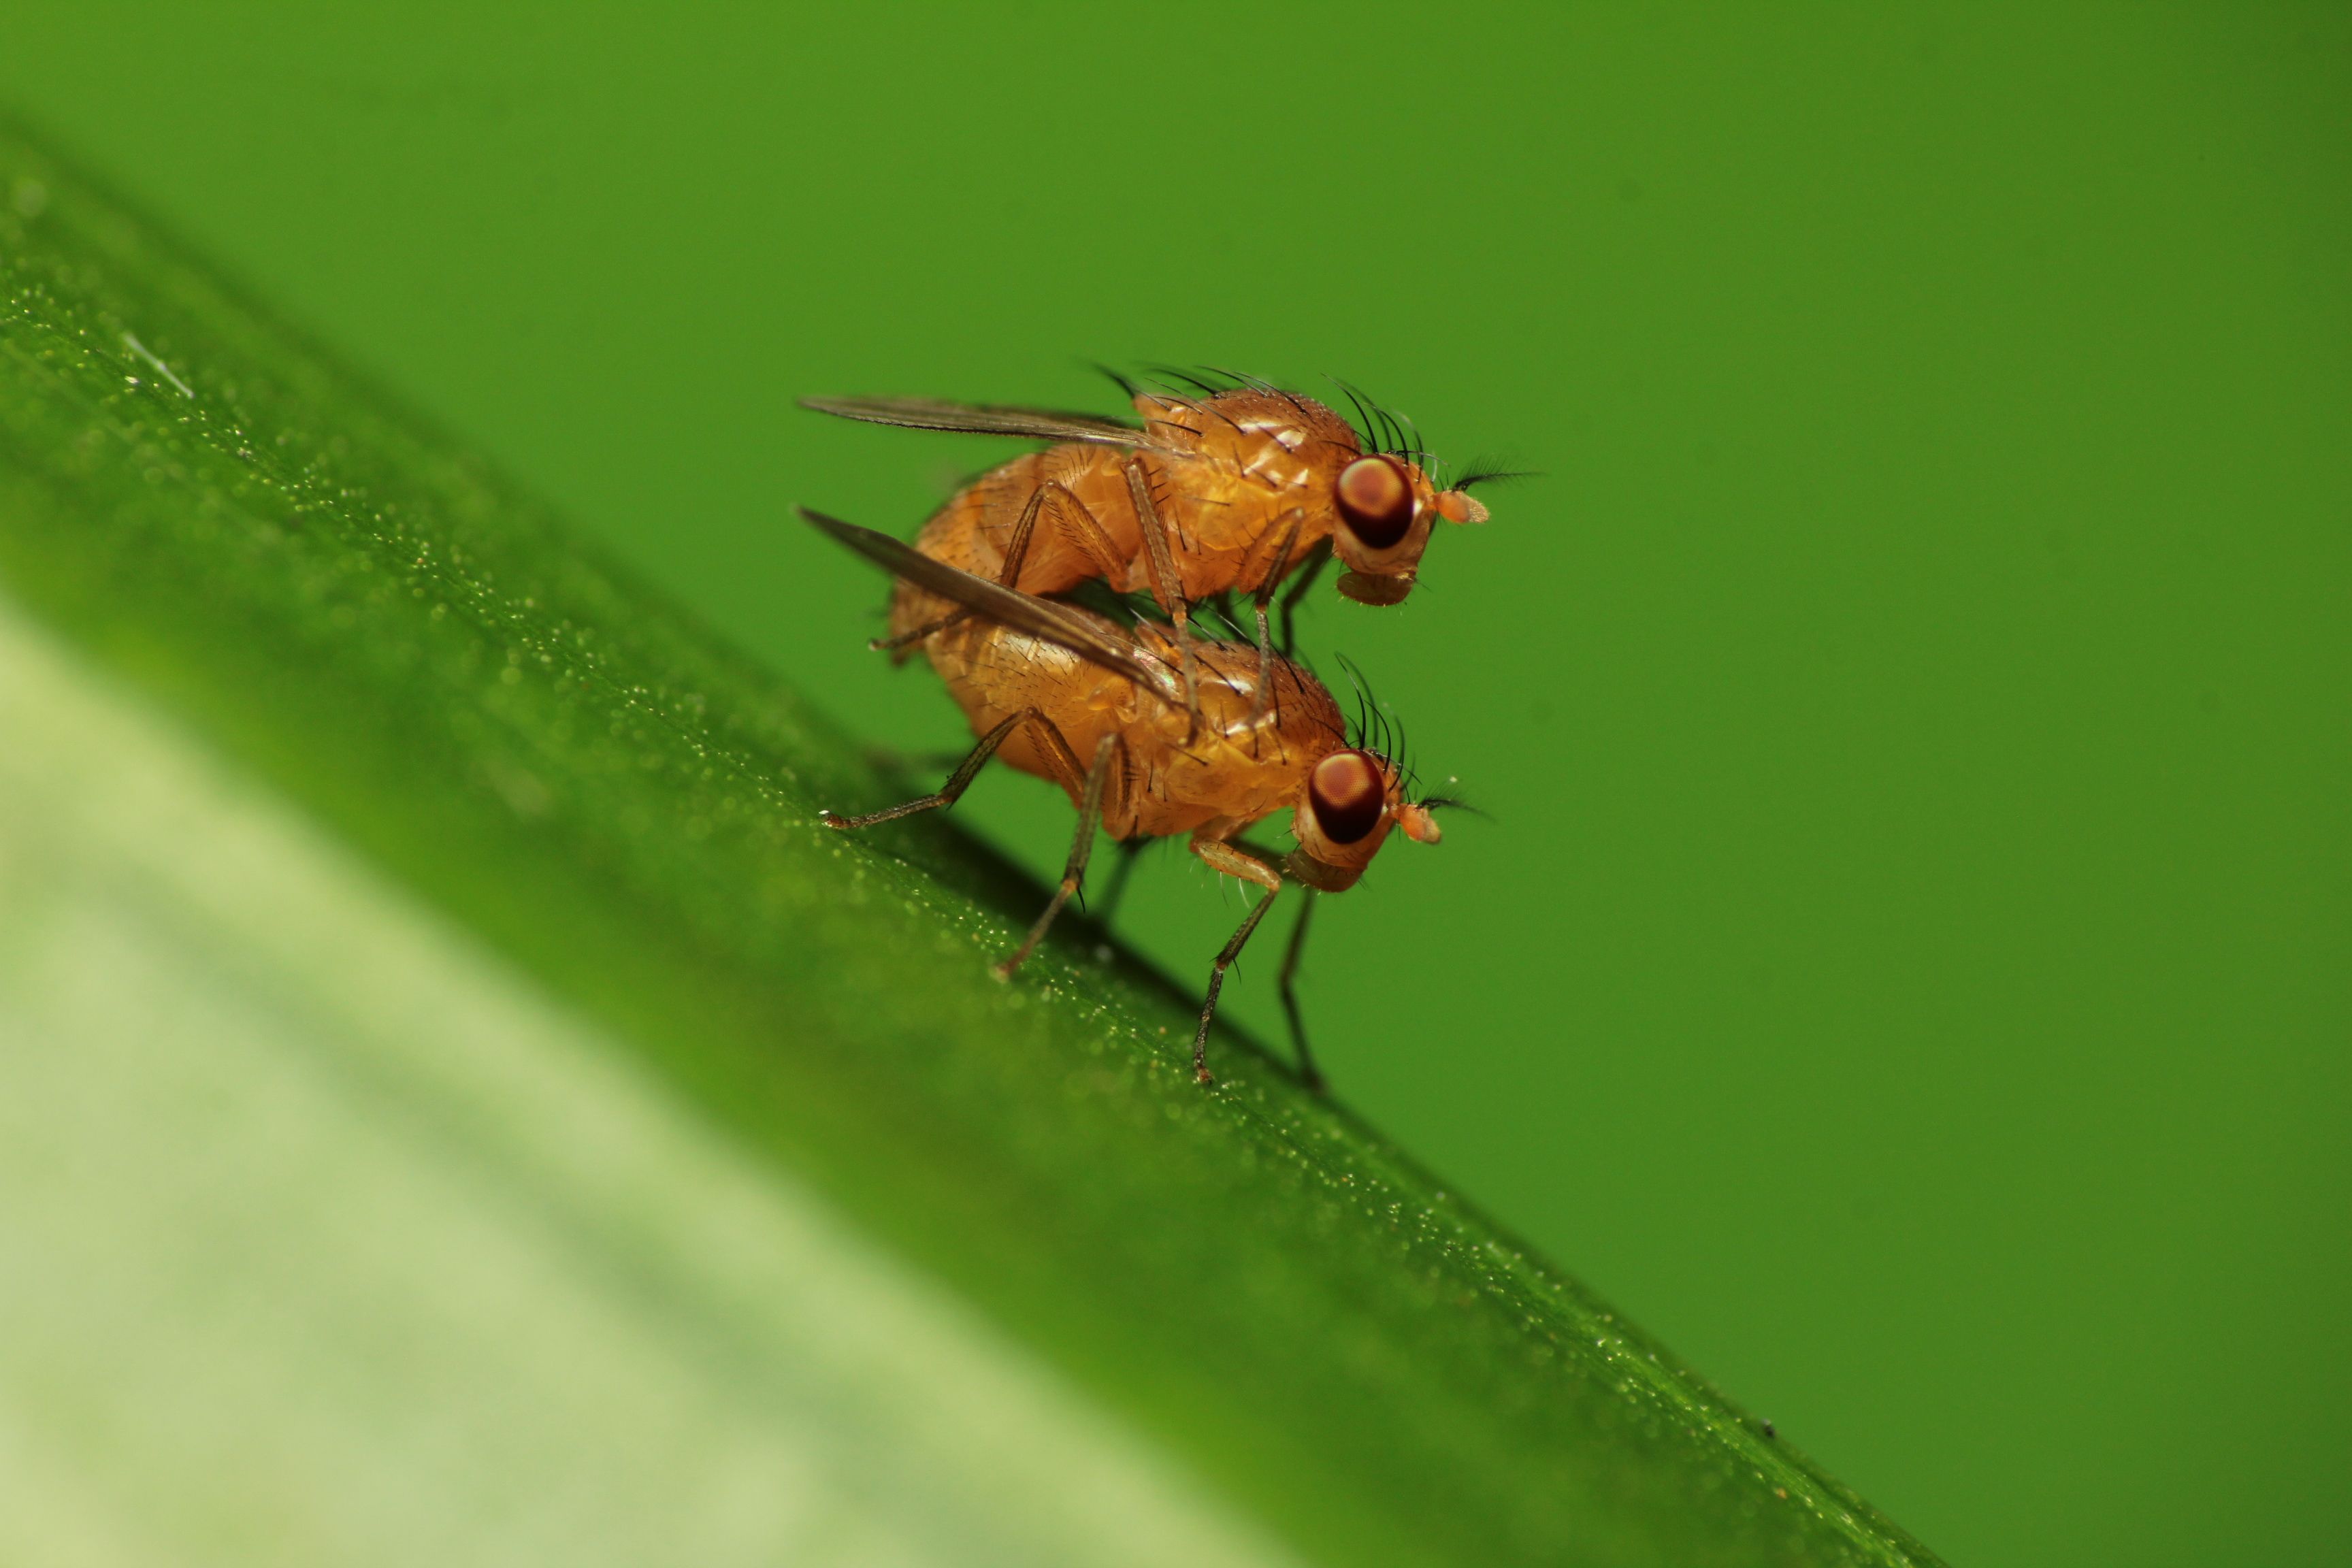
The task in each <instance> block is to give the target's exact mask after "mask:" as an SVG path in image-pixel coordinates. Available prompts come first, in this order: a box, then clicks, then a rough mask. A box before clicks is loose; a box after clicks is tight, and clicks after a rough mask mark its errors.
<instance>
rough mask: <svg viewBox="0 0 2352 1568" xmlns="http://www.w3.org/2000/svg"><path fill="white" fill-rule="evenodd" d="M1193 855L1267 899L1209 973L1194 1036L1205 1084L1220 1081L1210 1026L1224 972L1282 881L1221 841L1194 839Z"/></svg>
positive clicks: (1196, 1072)
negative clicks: (1213, 1069) (1212, 1069)
mask: <svg viewBox="0 0 2352 1568" xmlns="http://www.w3.org/2000/svg"><path fill="white" fill-rule="evenodd" d="M1192 853H1193V854H1195V855H1198V856H1199V857H1200V858H1202V860H1205V861H1207V862H1208V865H1209V868H1210V869H1211V870H1213V871H1223V873H1224V874H1225V875H1226V876H1228V877H1239V878H1240V879H1242V880H1244V881H1245V882H1255V883H1256V884H1257V885H1258V886H1259V887H1261V888H1264V889H1265V897H1264V898H1262V899H1260V900H1258V901H1257V908H1255V909H1254V910H1250V912H1249V913H1248V914H1247V915H1246V916H1244V918H1243V920H1242V925H1241V929H1240V930H1239V931H1235V932H1234V935H1233V940H1232V941H1230V942H1226V943H1225V946H1224V950H1223V952H1219V953H1218V954H1217V960H1216V963H1215V965H1214V966H1213V968H1211V970H1210V971H1209V996H1208V1000H1207V1001H1205V1002H1203V1003H1202V1004H1201V1028H1200V1032H1199V1033H1197V1034H1195V1035H1194V1036H1193V1037H1192V1076H1193V1077H1194V1078H1196V1079H1200V1080H1201V1081H1202V1083H1214V1082H1216V1081H1217V1080H1216V1079H1213V1078H1212V1077H1210V1076H1209V1025H1210V1023H1211V1022H1212V1021H1213V1019H1214V1018H1215V1017H1216V1016H1217V993H1218V992H1220V991H1222V990H1223V989H1224V988H1225V971H1226V970H1227V969H1229V968H1231V967H1232V966H1233V962H1234V959H1236V958H1239V957H1240V956H1241V955H1242V949H1243V948H1244V947H1245V946H1247V945H1248V943H1249V939H1250V933H1251V932H1252V931H1255V930H1257V923H1258V921H1262V920H1264V919H1265V911H1266V910H1270V909H1272V908H1273V907H1274V900H1275V898H1276V895H1277V894H1279V893H1280V892H1281V891H1282V878H1281V876H1280V875H1279V874H1277V873H1276V870H1275V868H1273V867H1271V866H1269V865H1267V864H1266V863H1265V861H1263V860H1261V859H1259V858H1257V857H1255V856H1254V855H1248V854H1244V852H1243V851H1241V850H1239V849H1236V848H1234V847H1233V846H1232V845H1230V844H1227V843H1224V842H1223V840H1220V839H1215V838H1198V837H1196V838H1194V839H1193V840H1192Z"/></svg>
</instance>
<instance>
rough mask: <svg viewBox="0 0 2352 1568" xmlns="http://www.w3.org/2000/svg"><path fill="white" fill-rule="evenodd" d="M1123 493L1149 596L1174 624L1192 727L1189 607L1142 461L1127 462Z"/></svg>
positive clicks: (1195, 702)
mask: <svg viewBox="0 0 2352 1568" xmlns="http://www.w3.org/2000/svg"><path fill="white" fill-rule="evenodd" d="M1127 493H1128V494H1129V496H1130V497H1132V498H1133V500H1134V501H1135V521H1136V528H1137V531H1139V532H1140V533H1141V534H1142V535H1143V561H1144V564H1145V565H1146V566H1148V567H1149V568H1150V572H1151V592H1152V595H1153V597H1155V598H1157V599H1158V600H1159V601H1160V608H1161V609H1163V610H1165V611H1167V612H1168V618H1169V619H1170V620H1171V621H1173V622H1175V623H1176V647H1177V650H1178V652H1179V653H1180V654H1181V656H1182V662H1183V669H1184V710H1185V711H1186V713H1187V714H1189V715H1190V716H1191V718H1192V722H1193V724H1194V725H1195V726H1198V725H1199V723H1200V721H1201V680H1200V675H1199V673H1198V671H1196V670H1195V669H1194V668H1193V666H1192V632H1191V631H1190V629H1189V624H1190V622H1191V620H1192V605H1191V604H1190V603H1189V602H1188V601H1187V600H1186V599H1185V597H1184V579H1183V577H1182V576H1181V574H1179V573H1178V572H1177V570H1176V557H1175V554H1174V552H1172V551H1171V549H1170V548H1169V544H1168V530H1167V529H1166V528H1165V527H1164V526H1162V525H1161V523H1160V509H1159V508H1158V507H1156V506H1154V505H1153V504H1152V501H1151V479H1150V475H1148V474H1146V473H1145V472H1144V471H1143V459H1142V458H1129V459H1128V460H1127Z"/></svg>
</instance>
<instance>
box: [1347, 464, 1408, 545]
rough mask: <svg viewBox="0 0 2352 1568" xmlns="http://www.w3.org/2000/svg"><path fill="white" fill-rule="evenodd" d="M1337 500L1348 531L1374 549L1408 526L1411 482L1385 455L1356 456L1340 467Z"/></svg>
mask: <svg viewBox="0 0 2352 1568" xmlns="http://www.w3.org/2000/svg"><path fill="white" fill-rule="evenodd" d="M1337 499H1338V500H1339V515H1340V516H1341V517H1342V518H1344V519H1346V520H1347V523H1348V528H1349V531H1350V532H1352V533H1354V534H1355V536H1356V537H1357V538H1359V539H1360V540H1362V541H1363V542H1365V543H1366V544H1369V545H1370V546H1371V547H1372V548H1373V549H1375V550H1386V549H1387V548H1388V547H1389V546H1390V545H1391V544H1394V543H1395V542H1397V541H1398V540H1400V539H1402V538H1403V537H1404V536H1405V533H1406V531H1408V530H1410V529H1411V528H1412V481H1411V480H1409V479H1406V478H1405V477H1404V470H1403V469H1402V468H1398V467H1397V466H1396V464H1395V463H1393V462H1391V461H1390V460H1389V459H1388V458H1380V457H1373V458H1357V459H1356V460H1355V461H1354V462H1352V463H1350V464H1349V465H1348V466H1347V467H1346V468H1342V469H1340V470H1339V487H1338V497H1337Z"/></svg>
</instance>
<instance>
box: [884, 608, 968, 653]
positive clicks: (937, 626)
mask: <svg viewBox="0 0 2352 1568" xmlns="http://www.w3.org/2000/svg"><path fill="white" fill-rule="evenodd" d="M970 619H971V611H970V610H955V611H951V612H950V613H949V614H947V615H944V616H940V618H939V619H938V620H936V621H926V622H925V623H923V624H922V625H921V626H917V627H916V628H915V629H914V630H912V631H908V632H900V633H899V634H898V636H896V637H876V638H875V639H874V640H873V641H872V642H869V643H867V644H866V647H869V648H871V649H873V650H874V651H875V652H876V653H896V652H898V650H899V649H900V648H902V647H908V646H909V645H911V644H914V643H919V642H921V641H922V640H923V639H924V638H925V637H932V636H935V635H937V634H938V633H940V632H943V631H946V630H948V629H949V628H950V627H951V626H961V625H963V623H964V622H966V621H968V620H970Z"/></svg>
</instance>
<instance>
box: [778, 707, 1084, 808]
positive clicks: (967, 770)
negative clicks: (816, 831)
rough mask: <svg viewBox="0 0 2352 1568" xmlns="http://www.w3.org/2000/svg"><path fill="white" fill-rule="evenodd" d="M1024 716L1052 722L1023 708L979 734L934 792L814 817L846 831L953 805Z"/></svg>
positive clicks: (1032, 709)
mask: <svg viewBox="0 0 2352 1568" xmlns="http://www.w3.org/2000/svg"><path fill="white" fill-rule="evenodd" d="M1026 719H1036V720H1039V721H1045V722H1051V721H1048V720H1046V719H1045V715H1044V714H1043V713H1041V712H1039V711H1038V710H1036V709H1034V708H1024V709H1023V710H1021V711H1020V712H1018V713H1015V714H1014V715H1013V717H1012V718H1010V719H1007V720H1006V721H1004V722H1003V723H1002V724H999V725H998V726H997V727H996V728H995V729H993V730H991V731H989V732H988V733H987V734H985V735H982V737H981V738H980V744H978V745H976V746H974V747H973V748H972V749H971V755H969V756H967V757H965V758H964V760H963V761H962V762H961V763H957V764H956V771H955V772H953V773H950V774H949V775H948V782H947V783H945V784H941V785H940V788H939V793H938V794H936V795H924V796H922V797H921V798H920V799H918V800H910V801H907V802H905V803H904V804H902V805H893V806H887V807H885V808H884V809H882V810H880V811H869V812H867V813H866V815H865V816H837V815H835V813H833V812H830V811H820V812H818V813H817V814H816V819H817V820H818V821H819V822H822V823H824V825H825V826H827V827H838V828H840V829H842V830H843V831H845V832H846V831H848V830H849V829H852V828H857V827H871V826H874V825H875V824H877V823H879V822H896V821H898V818H900V817H902V816H914V815H915V814H916V813H917V812H919V811H939V810H942V809H944V808H945V807H948V806H950V805H954V804H955V803H956V802H957V801H958V800H960V799H961V798H962V795H963V792H964V791H966V790H968V789H970V788H971V781H972V780H973V779H974V778H976V777H978V776H979V774H980V770H981V769H982V768H984V767H986V766H987V765H988V759H989V758H991V757H992V756H994V755H995V754H996V748H997V747H999V746H1001V745H1003V744H1004V737H1005V736H1007V735H1010V734H1011V733H1013V729H1014V728H1015V727H1016V726H1018V725H1019V724H1020V723H1021V722H1022V721H1024V720H1026Z"/></svg>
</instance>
